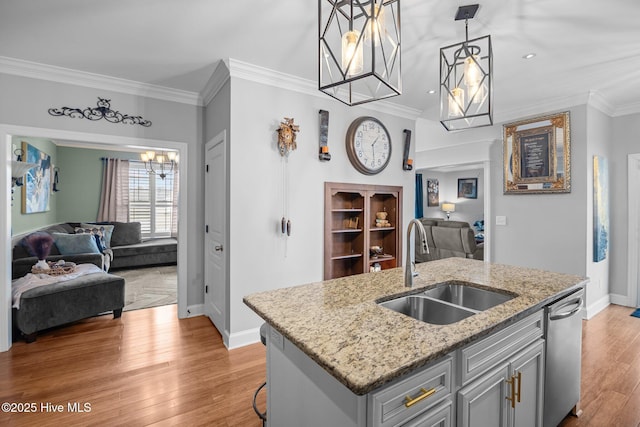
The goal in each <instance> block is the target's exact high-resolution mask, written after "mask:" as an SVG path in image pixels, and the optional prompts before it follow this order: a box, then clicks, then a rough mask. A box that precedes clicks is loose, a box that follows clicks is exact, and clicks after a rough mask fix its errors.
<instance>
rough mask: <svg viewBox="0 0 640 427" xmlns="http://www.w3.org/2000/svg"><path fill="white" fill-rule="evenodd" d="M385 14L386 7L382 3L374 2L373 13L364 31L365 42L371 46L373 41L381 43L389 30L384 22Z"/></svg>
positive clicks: (375, 43)
mask: <svg viewBox="0 0 640 427" xmlns="http://www.w3.org/2000/svg"><path fill="white" fill-rule="evenodd" d="M384 16H385V15H384V7H382V4H374V5H373V15H372V16H370V17H369V19H368V21H367V26H366V31H365V33H364V42H365V43H366V45H367V46H371V43H372V41H373V44H374V45H377V44H379V43H380V42H381V38H382V37H384V35H385V34H386V32H387V30H386V27H385V24H384Z"/></svg>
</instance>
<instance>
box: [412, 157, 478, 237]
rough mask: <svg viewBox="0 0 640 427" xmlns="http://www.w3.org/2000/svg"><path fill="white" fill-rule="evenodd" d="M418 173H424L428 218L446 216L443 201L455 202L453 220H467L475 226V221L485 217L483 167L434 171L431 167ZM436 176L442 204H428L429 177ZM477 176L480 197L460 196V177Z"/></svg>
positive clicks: (426, 213) (423, 183)
mask: <svg viewBox="0 0 640 427" xmlns="http://www.w3.org/2000/svg"><path fill="white" fill-rule="evenodd" d="M416 173H421V174H422V185H423V187H424V195H423V197H424V203H423V205H424V206H423V209H424V216H425V217H426V218H446V214H445V213H444V212H443V211H442V203H444V202H449V203H455V205H456V211H455V212H453V213H452V214H451V220H452V221H465V222H468V223H469V225H471V226H472V227H473V223H474V222H475V221H477V220H479V219H484V171H483V170H482V169H470V170H465V171H456V172H433V171H430V170H429V169H421V170H418V171H416ZM428 178H436V179H438V184H439V188H440V206H437V207H436V206H434V207H428V206H427V182H426V181H427V179H428ZM464 178H477V179H478V192H477V194H478V198H477V199H466V198H458V179H464Z"/></svg>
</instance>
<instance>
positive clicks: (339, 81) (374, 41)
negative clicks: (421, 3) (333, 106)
mask: <svg viewBox="0 0 640 427" xmlns="http://www.w3.org/2000/svg"><path fill="white" fill-rule="evenodd" d="M318 46H319V47H318V57H319V60H318V62H319V63H318V88H319V90H320V91H322V92H324V93H326V94H327V95H329V96H331V97H333V98H336V99H337V100H339V101H341V102H343V103H345V104H347V105H358V104H363V103H365V102H371V101H376V100H379V99H384V98H389V97H392V96H396V95H400V94H401V88H402V82H401V75H400V0H318Z"/></svg>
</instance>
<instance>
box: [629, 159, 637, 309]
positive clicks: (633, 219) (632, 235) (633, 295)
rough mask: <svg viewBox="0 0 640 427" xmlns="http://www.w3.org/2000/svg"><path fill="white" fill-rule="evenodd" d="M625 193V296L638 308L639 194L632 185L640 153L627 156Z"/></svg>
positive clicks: (634, 181) (635, 176)
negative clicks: (626, 194) (626, 256)
mask: <svg viewBox="0 0 640 427" xmlns="http://www.w3.org/2000/svg"><path fill="white" fill-rule="evenodd" d="M627 174H628V179H627V193H628V198H627V200H629V207H628V209H629V211H628V216H627V221H628V227H629V228H628V230H629V233H628V235H627V236H628V237H627V239H628V241H627V248H628V250H627V253H628V259H627V295H628V296H629V297H628V298H629V299H628V304H629V306H632V307H640V290H639V289H638V288H640V281H639V280H638V279H639V278H640V277H639V272H638V262H639V260H640V248H639V247H638V246H639V245H640V229H639V228H640V225H639V224H638V218H640V194H638V188H637V187H634V186H633V185H632V183H636V182H640V153H639V154H629V155H628V159H627Z"/></svg>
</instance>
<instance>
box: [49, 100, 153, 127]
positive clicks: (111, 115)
mask: <svg viewBox="0 0 640 427" xmlns="http://www.w3.org/2000/svg"><path fill="white" fill-rule="evenodd" d="M49 114H51V115H52V116H67V117H72V118H79V119H82V118H85V119H89V120H92V121H96V120H101V119H105V120H106V121H108V122H109V123H124V124H130V125H140V126H144V127H149V126H151V122H150V121H149V120H146V119H143V118H142V117H141V116H130V115H129V114H122V113H121V112H119V111H114V110H112V109H111V100H110V99H105V98H100V97H98V102H97V107H87V108H85V109H83V110H81V109H80V108H69V107H62V108H49Z"/></svg>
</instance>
